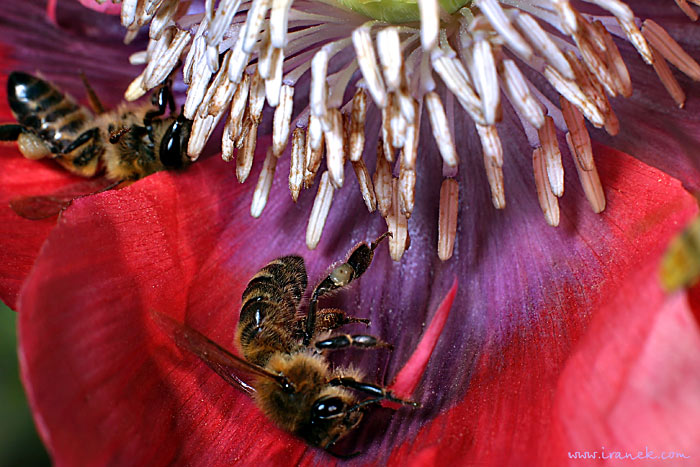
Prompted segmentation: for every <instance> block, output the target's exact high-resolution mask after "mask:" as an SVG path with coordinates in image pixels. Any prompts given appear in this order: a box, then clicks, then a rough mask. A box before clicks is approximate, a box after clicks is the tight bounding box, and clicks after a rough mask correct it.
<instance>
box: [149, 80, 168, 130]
mask: <svg viewBox="0 0 700 467" xmlns="http://www.w3.org/2000/svg"><path fill="white" fill-rule="evenodd" d="M151 102H152V103H153V105H154V106H156V107H157V108H156V109H154V110H149V111H148V112H146V115H145V116H144V117H143V123H144V125H145V126H146V128H148V127H149V126H151V122H152V121H153V120H154V119H155V118H156V117H160V116H162V115H165V109H166V107H169V108H170V113H173V112H175V98H174V97H173V93H172V90H171V89H170V83H169V80H165V82H164V83H163V84H161V85H160V87H159V88H158V91H157V92H156V93H155V94H153V98H152V100H151Z"/></svg>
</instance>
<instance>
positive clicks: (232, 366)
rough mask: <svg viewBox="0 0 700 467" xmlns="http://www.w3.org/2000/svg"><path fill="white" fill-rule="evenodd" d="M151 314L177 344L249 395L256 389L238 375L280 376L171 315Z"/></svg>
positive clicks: (275, 378)
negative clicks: (231, 350) (238, 354)
mask: <svg viewBox="0 0 700 467" xmlns="http://www.w3.org/2000/svg"><path fill="white" fill-rule="evenodd" d="M152 315H153V319H154V320H155V321H156V323H157V324H158V325H159V326H160V328H161V329H162V330H163V331H165V332H166V334H168V335H169V336H170V337H171V338H172V339H173V340H174V341H175V343H176V344H177V346H178V347H180V348H181V349H184V350H187V351H188V352H191V353H193V354H195V355H196V356H198V357H199V358H200V359H201V360H202V361H203V362H204V363H206V364H207V366H208V367H209V368H211V369H212V370H214V371H215V372H216V374H218V375H219V376H221V377H222V378H223V379H224V380H225V381H226V382H228V383H229V384H230V385H231V386H234V387H237V388H238V389H241V390H242V391H244V392H246V393H248V394H251V395H252V394H254V393H255V392H256V391H255V388H254V387H252V386H251V385H250V384H248V383H246V382H245V381H244V380H243V379H242V378H241V376H242V373H246V374H248V375H251V374H252V375H257V376H262V377H265V378H270V379H272V380H275V381H278V380H279V379H280V377H279V376H278V375H275V374H273V373H270V372H269V371H267V370H266V369H264V368H262V367H260V366H258V365H254V364H252V363H250V362H248V361H246V360H244V359H242V358H240V357H237V356H235V355H233V354H232V353H231V352H229V351H228V350H226V349H224V348H223V347H221V346H220V345H219V344H217V343H216V342H214V341H212V340H211V339H209V338H208V337H206V336H205V335H204V334H202V333H200V332H199V331H196V330H194V329H192V328H191V327H189V326H187V325H185V324H183V323H180V322H179V321H177V320H175V319H173V318H171V317H170V316H167V315H164V314H163V313H158V312H153V313H152Z"/></svg>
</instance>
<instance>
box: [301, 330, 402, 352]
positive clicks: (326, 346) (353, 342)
mask: <svg viewBox="0 0 700 467" xmlns="http://www.w3.org/2000/svg"><path fill="white" fill-rule="evenodd" d="M314 345H315V346H316V348H317V349H318V350H336V349H344V348H346V347H359V348H361V349H376V348H378V347H384V348H387V349H390V350H391V349H393V348H394V346H393V345H391V344H387V343H386V342H384V341H383V340H380V339H378V338H376V337H374V336H369V335H366V334H354V335H352V336H351V335H350V334H340V335H337V336H332V337H329V338H328V339H324V340H322V341H318V342H316V343H315V344H314Z"/></svg>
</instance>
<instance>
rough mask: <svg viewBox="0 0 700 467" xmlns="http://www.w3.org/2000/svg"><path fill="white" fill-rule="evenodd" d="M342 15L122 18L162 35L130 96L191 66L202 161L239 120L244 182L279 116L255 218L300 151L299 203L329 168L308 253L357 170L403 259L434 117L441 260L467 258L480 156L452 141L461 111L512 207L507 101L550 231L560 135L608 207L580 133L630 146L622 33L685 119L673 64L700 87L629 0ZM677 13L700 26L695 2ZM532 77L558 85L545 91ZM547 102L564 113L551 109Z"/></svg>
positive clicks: (156, 3) (235, 142) (195, 137)
mask: <svg viewBox="0 0 700 467" xmlns="http://www.w3.org/2000/svg"><path fill="white" fill-rule="evenodd" d="M335 1H336V0H329V1H324V2H314V1H310V0H297V1H296V2H294V1H293V0H221V1H220V2H219V3H218V7H216V8H215V6H216V5H215V4H216V2H215V1H212V0H208V1H207V2H206V3H205V12H204V13H199V14H193V15H189V16H185V11H183V8H180V5H181V4H180V2H179V0H124V3H123V7H122V23H123V24H124V26H125V27H127V29H128V32H127V40H128V39H130V38H132V37H133V35H134V34H135V32H136V30H137V29H138V28H139V26H140V25H143V24H146V23H147V22H148V21H151V29H150V32H149V36H150V38H151V41H150V43H149V46H148V48H147V50H146V51H143V52H141V53H139V54H134V55H133V56H132V57H131V60H132V61H133V62H135V63H144V64H146V67H145V69H144V71H143V72H142V73H141V74H140V75H139V76H138V77H136V79H135V80H134V81H133V82H132V84H131V85H130V86H129V88H128V90H127V92H126V97H127V98H128V99H135V98H138V97H140V96H142V95H143V94H144V93H145V92H146V91H147V90H148V89H151V88H153V87H155V86H156V85H158V84H159V82H160V81H159V80H162V79H164V77H167V76H168V75H169V74H170V73H171V71H172V68H173V67H174V66H175V63H176V62H177V60H178V59H179V58H181V57H182V56H183V55H184V56H185V60H184V67H183V78H184V82H185V83H186V84H187V85H188V86H189V87H188V92H187V98H186V101H185V108H184V114H185V116H186V117H187V118H190V119H193V120H194V122H193V129H192V137H191V139H190V144H189V147H188V153H189V155H190V157H191V158H193V159H195V158H196V157H197V156H198V155H199V153H200V152H201V151H202V148H203V147H204V143H205V142H206V140H207V139H208V138H209V137H210V135H211V134H212V130H213V128H214V126H215V125H216V124H217V122H218V121H219V120H220V119H221V117H222V116H223V114H224V113H225V112H226V109H227V108H228V106H230V111H229V114H228V116H227V121H226V125H225V127H224V133H223V139H222V157H223V158H224V160H226V161H230V160H233V159H234V158H235V159H236V175H237V178H238V180H239V181H241V182H242V181H244V180H246V179H247V177H248V175H249V174H250V170H251V165H252V162H253V155H254V153H255V147H256V137H257V134H258V127H259V126H260V125H261V124H263V123H262V118H263V113H262V111H263V107H264V105H265V102H267V104H268V105H269V106H270V107H272V108H274V112H273V117H272V120H273V121H272V149H271V152H269V153H268V155H267V157H266V159H265V163H264V164H263V172H262V173H261V175H260V178H259V180H258V184H257V187H256V190H255V195H254V197H253V198H254V199H253V205H252V206H251V214H253V215H254V216H259V215H260V214H261V213H262V210H263V208H264V206H265V203H266V201H267V198H268V196H269V190H270V186H271V184H272V177H273V175H274V168H275V166H276V163H277V160H278V158H280V157H283V156H284V154H285V153H286V152H287V149H286V148H287V140H289V139H290V137H291V139H292V144H291V158H292V160H291V167H290V173H289V189H290V192H291V196H292V198H293V200H295V201H296V200H297V199H298V197H299V194H300V190H301V189H302V188H309V187H311V186H312V184H313V183H314V179H315V177H316V173H317V172H318V171H319V170H323V175H322V177H321V181H320V186H319V191H318V193H317V195H316V199H315V201H314V207H313V208H312V212H311V217H310V219H309V224H308V228H307V239H306V240H307V245H308V246H309V248H315V247H316V245H317V244H318V242H319V241H320V238H321V233H322V230H323V226H324V224H325V221H326V218H327V215H328V210H329V209H330V206H331V201H332V198H333V195H334V192H335V190H340V189H341V188H342V187H343V185H344V182H345V180H344V169H345V164H346V162H347V161H348V160H349V161H350V162H351V163H352V166H353V170H354V172H355V175H356V177H357V180H358V185H359V189H360V192H361V194H362V198H363V200H364V203H365V205H366V206H367V209H368V210H369V211H370V212H372V211H374V210H375V209H377V210H378V211H379V212H380V214H381V215H382V216H383V217H384V218H385V219H386V221H387V225H389V228H390V230H391V231H392V233H393V234H394V238H393V239H392V242H391V245H392V246H391V248H390V250H391V255H392V258H394V259H398V258H400V257H401V255H402V254H403V252H404V251H405V249H406V247H407V244H408V238H409V237H408V230H407V225H408V219H409V218H410V217H411V215H412V213H413V210H414V206H415V202H416V185H417V179H418V177H420V176H424V175H423V172H422V171H421V170H420V169H419V168H418V167H420V166H418V167H417V163H416V159H417V157H418V152H419V148H420V147H421V139H420V138H421V119H422V114H423V108H424V107H425V108H426V109H427V111H426V114H427V115H426V118H427V119H428V120H429V122H430V128H431V131H430V134H431V136H432V139H433V140H434V141H435V142H436V145H437V148H438V150H439V152H440V155H441V159H442V164H443V170H442V176H443V181H442V186H443V187H447V188H444V189H445V193H446V194H444V195H443V194H442V193H441V196H440V199H441V201H440V207H439V210H440V215H439V216H438V217H439V218H440V220H439V221H438V224H439V225H438V226H436V227H437V230H438V238H439V240H438V254H439V257H440V258H441V259H443V260H446V259H447V258H449V257H450V256H451V255H452V250H453V248H454V247H453V244H454V235H455V234H454V233H452V232H453V231H454V229H453V227H452V225H453V224H454V225H455V226H456V222H457V221H456V216H457V212H458V211H459V210H458V209H457V208H456V207H454V206H456V202H457V200H458V199H459V197H458V192H459V187H458V186H457V180H456V179H455V178H454V177H455V176H456V174H457V172H458V166H459V162H460V160H463V159H465V158H466V157H474V155H469V154H463V153H461V151H460V148H459V147H457V145H456V144H455V136H457V135H458V134H462V132H463V130H462V129H461V128H457V129H455V121H456V119H455V114H456V113H458V112H461V111H462V110H463V111H464V112H465V113H466V115H468V116H469V117H470V118H471V120H472V122H473V124H474V126H475V128H476V130H477V134H478V136H479V141H480V143H481V147H482V157H483V160H484V167H485V171H486V175H487V179H488V183H489V187H490V190H491V198H492V202H493V204H494V206H495V207H496V208H498V209H504V208H505V206H506V196H505V190H506V187H505V180H504V176H503V165H504V164H507V163H508V160H507V157H504V154H503V147H502V143H501V136H499V131H498V125H499V122H500V121H501V119H502V118H503V115H504V112H503V108H502V106H503V105H507V104H504V102H508V103H510V104H511V106H512V108H513V109H514V110H515V114H516V115H517V116H518V119H519V120H518V122H519V123H520V125H521V126H522V128H523V130H524V132H525V134H526V136H527V140H528V143H529V145H530V148H529V150H532V154H533V169H534V181H535V183H534V185H535V189H536V192H537V196H538V200H539V203H540V206H541V208H542V211H543V213H544V217H545V220H546V222H547V223H548V224H550V225H553V226H556V225H558V224H559V218H560V215H559V205H558V199H557V198H558V197H561V196H563V194H564V168H563V164H562V152H565V151H566V150H567V149H566V148H563V147H562V148H560V147H559V145H558V142H557V132H562V133H564V134H565V135H566V137H567V142H568V146H569V148H568V150H569V152H570V153H571V155H572V157H573V159H574V162H575V164H576V167H577V170H578V173H579V179H580V181H581V184H582V186H583V189H584V192H585V194H586V196H587V198H588V200H589V202H590V204H591V206H592V207H593V209H594V211H596V212H600V211H602V210H603V209H604V208H605V196H604V191H603V188H602V186H601V185H600V180H599V178H598V175H597V172H596V168H595V161H594V154H593V149H592V145H591V140H590V136H589V134H588V130H587V127H586V123H585V120H588V121H589V122H590V124H591V125H593V127H595V128H604V129H605V130H606V131H607V132H608V133H609V134H611V135H615V134H617V133H618V131H619V128H620V122H619V120H618V118H617V116H616V115H615V113H614V111H613V108H612V105H611V103H610V100H609V99H610V98H611V97H629V96H630V95H631V94H632V81H631V77H630V73H629V71H628V69H627V66H626V65H625V62H624V61H623V58H622V55H621V54H620V50H619V49H618V46H617V45H616V43H615V41H614V40H613V37H612V35H616V36H618V37H620V38H623V39H626V40H628V41H629V42H630V43H631V44H632V45H633V46H634V47H635V48H636V50H637V51H638V52H639V54H640V55H641V56H642V58H643V59H644V60H645V61H646V62H647V63H648V64H651V65H653V67H654V69H655V70H656V73H657V74H658V76H659V78H660V80H661V82H662V84H663V85H664V86H665V87H666V89H667V90H668V92H669V94H670V95H671V97H672V98H673V100H674V102H675V103H676V104H677V105H678V106H679V107H683V105H684V104H685V99H686V94H685V92H684V90H683V89H682V87H681V86H680V84H679V82H678V81H677V80H676V79H675V77H674V76H673V74H672V72H671V70H670V69H669V67H668V65H667V63H666V62H667V61H668V62H670V63H672V64H673V65H674V66H675V67H677V68H678V69H679V70H680V71H682V72H683V73H685V74H686V75H688V76H689V77H690V78H692V79H694V80H700V65H698V63H697V62H696V61H695V60H693V58H692V57H690V55H688V54H687V53H686V52H685V51H683V49H682V48H681V47H680V45H678V43H677V42H675V40H673V39H672V38H671V36H670V35H669V34H668V33H667V32H666V31H665V30H663V28H661V26H659V25H658V24H656V23H655V22H654V21H652V20H649V19H647V20H645V21H644V22H643V23H642V21H641V20H640V19H639V18H637V17H635V16H634V13H633V12H632V10H631V9H630V7H629V6H628V5H627V3H626V2H624V1H622V0H585V1H587V2H588V3H591V4H593V5H595V6H597V7H600V8H601V9H602V10H603V11H602V14H600V15H597V16H596V15H593V14H588V13H581V12H579V11H577V9H576V7H575V4H574V3H572V2H570V1H569V0H474V1H473V2H472V1H459V0H457V1H442V0H418V2H417V4H411V5H409V6H407V7H406V9H405V11H406V13H405V14H404V15H403V16H402V15H401V14H399V13H398V12H394V11H384V10H386V9H387V8H391V7H389V6H386V5H387V4H384V3H381V2H380V3H381V5H379V6H377V5H374V6H372V5H370V6H367V5H364V4H363V5H356V0H342V4H341V3H335ZM691 3H693V4H698V3H700V1H698V0H691ZM184 4H185V3H184V2H183V3H182V5H184ZM669 4H670V2H669ZM676 4H677V5H678V7H679V8H680V9H681V10H683V11H684V12H685V14H686V15H688V16H689V17H690V18H691V19H693V20H695V19H697V14H695V11H694V10H693V7H691V6H690V5H689V3H688V0H676ZM375 7H376V8H375ZM382 9H383V10H382ZM380 10H381V11H380ZM392 23H393V24H392ZM640 27H641V29H640ZM537 74H539V75H541V76H543V77H544V78H545V79H544V80H541V79H535V78H533V75H537ZM305 79H308V80H309V82H310V88H309V97H308V101H306V102H304V101H303V100H302V97H301V95H300V94H303V93H296V94H297V99H296V102H294V96H295V92H294V91H295V87H296V85H297V84H299V83H301V82H304V81H303V80H305ZM547 83H548V84H547ZM549 86H551V88H553V89H551V88H549ZM545 88H547V89H545ZM552 92H556V93H557V94H558V95H559V99H558V100H557V99H552V98H550V97H547V96H548V95H551V93H552ZM501 93H503V96H505V99H504V98H502V97H501ZM348 96H352V97H348ZM368 97H369V99H368ZM455 99H456V101H457V102H458V103H459V105H455V104H454V102H455ZM372 104H374V105H372ZM378 114H379V115H380V116H381V124H380V125H375V126H372V127H370V125H366V121H374V120H369V118H370V115H372V118H373V117H374V116H376V115H378ZM506 115H507V114H506ZM266 125H267V124H266ZM265 127H266V126H265ZM292 128H293V131H292ZM501 132H502V135H503V134H506V133H504V132H503V130H501ZM375 140H376V147H377V151H376V166H375V171H374V174H373V175H372V178H370V171H369V170H368V165H369V166H370V167H371V163H370V162H368V157H367V154H369V153H370V152H371V150H370V149H369V148H365V146H366V145H367V144H366V143H369V144H371V145H374V144H375V143H374V141H375ZM324 156H325V164H326V167H325V169H322V168H321V165H322V164H323V161H324ZM506 156H507V155H506ZM397 158H398V160H397ZM504 159H505V160H504ZM425 163H429V158H425ZM453 202H454V203H453ZM453 204H454V206H453ZM455 228H456V227H455ZM404 230H405V235H404Z"/></svg>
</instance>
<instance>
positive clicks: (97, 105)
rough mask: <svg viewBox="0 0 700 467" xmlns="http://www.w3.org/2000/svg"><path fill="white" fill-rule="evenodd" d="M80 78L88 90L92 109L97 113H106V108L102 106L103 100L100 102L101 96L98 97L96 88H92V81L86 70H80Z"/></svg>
mask: <svg viewBox="0 0 700 467" xmlns="http://www.w3.org/2000/svg"><path fill="white" fill-rule="evenodd" d="M80 79H81V80H82V82H83V86H85V91H87V95H88V100H89V101H90V106H91V107H92V110H94V111H95V113H96V114H97V115H100V114H103V113H105V108H104V107H103V106H102V102H100V99H99V97H97V94H96V93H95V90H94V89H92V86H90V83H89V82H88V80H87V76H85V72H84V71H82V70H80Z"/></svg>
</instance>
